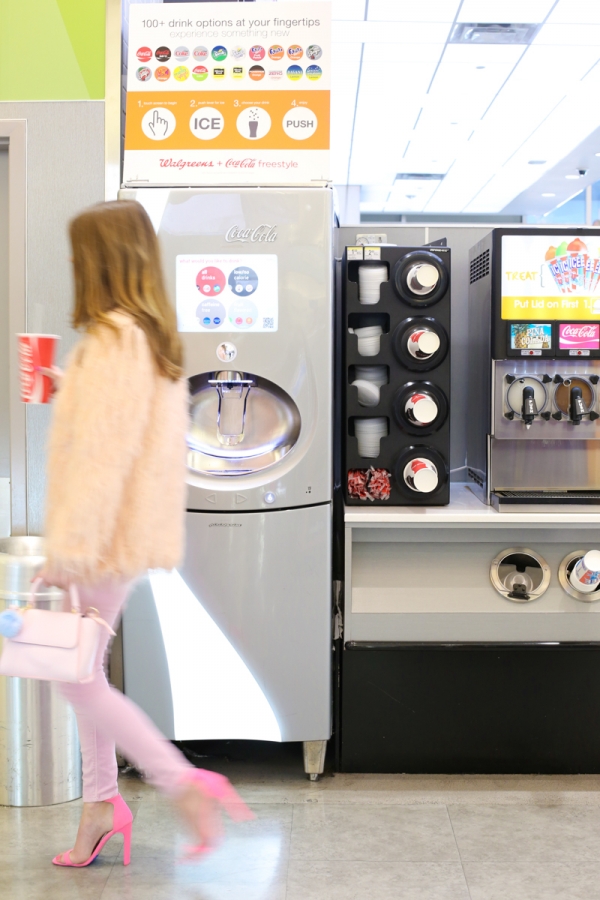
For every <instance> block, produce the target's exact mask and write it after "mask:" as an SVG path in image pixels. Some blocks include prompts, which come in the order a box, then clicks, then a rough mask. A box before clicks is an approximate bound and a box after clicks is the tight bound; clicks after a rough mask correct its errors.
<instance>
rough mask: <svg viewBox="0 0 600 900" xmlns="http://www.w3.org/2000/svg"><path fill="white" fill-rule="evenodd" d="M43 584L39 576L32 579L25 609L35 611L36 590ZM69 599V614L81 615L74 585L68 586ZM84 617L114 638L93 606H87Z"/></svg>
mask: <svg viewBox="0 0 600 900" xmlns="http://www.w3.org/2000/svg"><path fill="white" fill-rule="evenodd" d="M43 583H44V579H43V578H40V577H39V576H38V577H37V578H34V579H33V581H32V583H31V594H30V595H29V600H28V601H27V606H26V607H25V609H35V606H36V604H35V593H36V591H37V589H38V588H39V586H40V584H43ZM69 597H70V598H71V612H72V613H77V615H81V604H80V602H79V591H78V590H77V585H76V584H73V583H71V584H70V585H69ZM84 615H85V616H87V617H88V618H90V619H94V621H95V622H97V623H98V625H101V626H102V627H103V628H106V630H107V631H108V633H109V634H111V635H112V636H113V637H115V636H116V634H115V632H114V631H113V629H112V628H111V627H110V625H109V624H108V622H105V621H104V619H103V618H102V617H101V616H100V613H99V612H98V610H97V609H96V607H95V606H88V608H87V609H86V611H85V613H84Z"/></svg>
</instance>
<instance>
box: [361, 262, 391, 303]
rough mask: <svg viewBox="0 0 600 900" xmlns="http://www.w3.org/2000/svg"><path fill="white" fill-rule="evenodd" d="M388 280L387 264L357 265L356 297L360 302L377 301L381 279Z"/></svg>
mask: <svg viewBox="0 0 600 900" xmlns="http://www.w3.org/2000/svg"><path fill="white" fill-rule="evenodd" d="M387 280H388V271H387V266H359V269H358V298H359V300H360V302H361V303H364V304H366V305H371V304H373V303H379V298H380V287H381V282H382V281H387Z"/></svg>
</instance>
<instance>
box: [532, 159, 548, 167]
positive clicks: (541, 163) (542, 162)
mask: <svg viewBox="0 0 600 900" xmlns="http://www.w3.org/2000/svg"><path fill="white" fill-rule="evenodd" d="M529 165H530V166H545V165H546V160H545V159H530V160H529Z"/></svg>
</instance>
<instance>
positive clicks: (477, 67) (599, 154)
mask: <svg viewBox="0 0 600 900" xmlns="http://www.w3.org/2000/svg"><path fill="white" fill-rule="evenodd" d="M475 68H476V69H485V66H475ZM596 156H600V153H597V154H596Z"/></svg>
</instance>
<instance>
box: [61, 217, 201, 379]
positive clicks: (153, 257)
mask: <svg viewBox="0 0 600 900" xmlns="http://www.w3.org/2000/svg"><path fill="white" fill-rule="evenodd" d="M69 237H70V238H71V246H72V248H73V268H74V275H75V309H74V311H73V327H74V328H83V329H84V330H85V331H93V330H94V329H95V328H97V327H98V326H99V325H106V326H108V327H109V328H113V329H116V328H117V326H116V325H115V323H114V321H113V320H112V319H111V317H110V315H109V313H111V312H114V311H115V310H118V311H119V312H123V313H126V314H127V315H129V316H131V318H132V319H134V320H135V322H136V323H137V324H138V325H139V327H140V328H141V329H142V330H143V331H144V333H145V335H146V338H147V339H148V343H149V345H150V349H151V351H152V354H153V356H154V359H155V361H156V365H157V367H158V370H159V371H160V373H161V374H162V375H164V376H166V377H167V378H170V379H171V380H172V381H177V380H178V379H179V378H180V377H181V374H182V364H183V351H182V347H181V341H180V339H179V335H178V334H177V320H176V316H175V310H174V309H173V307H172V305H171V303H170V302H169V299H168V297H167V292H166V290H165V285H164V279H163V273H162V269H161V265H160V250H159V246H158V240H157V238H156V234H155V233H154V228H153V227H152V223H151V222H150V219H149V218H148V214H147V213H146V211H145V209H144V208H143V207H142V206H141V205H140V204H139V203H136V202H135V201H133V200H118V201H114V202H111V203H99V204H98V205H97V206H92V207H91V208H90V209H86V210H85V212H82V213H80V215H78V216H76V217H75V218H74V219H73V220H72V222H71V224H70V227H69Z"/></svg>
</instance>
